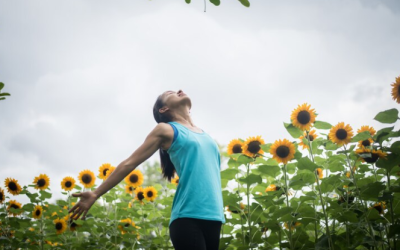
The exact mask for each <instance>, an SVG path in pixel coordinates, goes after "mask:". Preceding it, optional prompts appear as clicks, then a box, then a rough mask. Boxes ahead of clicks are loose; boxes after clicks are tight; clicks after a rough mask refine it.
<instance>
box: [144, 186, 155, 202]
mask: <svg viewBox="0 0 400 250" xmlns="http://www.w3.org/2000/svg"><path fill="white" fill-rule="evenodd" d="M143 193H144V198H145V199H146V200H148V201H154V200H155V199H156V197H157V190H156V189H155V188H154V187H153V186H150V187H146V188H145V189H144V190H143Z"/></svg>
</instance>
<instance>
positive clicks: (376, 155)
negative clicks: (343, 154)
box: [356, 148, 387, 163]
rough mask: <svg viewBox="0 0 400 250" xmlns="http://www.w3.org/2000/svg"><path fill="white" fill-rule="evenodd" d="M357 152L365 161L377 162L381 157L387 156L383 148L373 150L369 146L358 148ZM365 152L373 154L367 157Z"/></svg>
mask: <svg viewBox="0 0 400 250" xmlns="http://www.w3.org/2000/svg"><path fill="white" fill-rule="evenodd" d="M356 154H358V155H360V158H361V160H362V161H363V162H367V163H375V162H376V161H377V160H378V159H379V158H386V156H387V154H386V153H385V152H383V151H382V150H375V149H373V150H371V149H368V148H358V149H356ZM365 154H368V155H369V154H371V157H369V156H368V157H366V156H365Z"/></svg>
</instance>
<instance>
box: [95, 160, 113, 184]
mask: <svg viewBox="0 0 400 250" xmlns="http://www.w3.org/2000/svg"><path fill="white" fill-rule="evenodd" d="M110 168H111V164H110V163H104V164H102V165H101V166H100V167H99V176H98V177H99V178H100V179H102V180H105V179H106V175H107V171H108V170H110Z"/></svg>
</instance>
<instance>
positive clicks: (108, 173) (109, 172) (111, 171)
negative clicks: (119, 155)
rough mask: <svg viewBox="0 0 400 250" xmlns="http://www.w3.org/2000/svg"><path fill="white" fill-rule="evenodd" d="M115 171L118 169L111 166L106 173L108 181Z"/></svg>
mask: <svg viewBox="0 0 400 250" xmlns="http://www.w3.org/2000/svg"><path fill="white" fill-rule="evenodd" d="M115 169H116V167H113V166H111V168H110V169H109V170H108V171H107V173H106V179H108V177H109V176H110V175H111V174H112V173H113V172H114V170H115Z"/></svg>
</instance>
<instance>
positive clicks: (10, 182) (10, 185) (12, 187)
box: [5, 178, 22, 195]
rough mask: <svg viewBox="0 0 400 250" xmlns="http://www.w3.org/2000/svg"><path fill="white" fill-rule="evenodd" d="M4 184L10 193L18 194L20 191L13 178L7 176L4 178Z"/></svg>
mask: <svg viewBox="0 0 400 250" xmlns="http://www.w3.org/2000/svg"><path fill="white" fill-rule="evenodd" d="M5 185H6V187H7V191H8V192H9V193H10V194H12V195H18V194H19V193H20V192H21V191H22V189H21V186H20V185H19V184H18V181H17V180H16V179H14V178H7V179H6V180H5Z"/></svg>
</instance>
